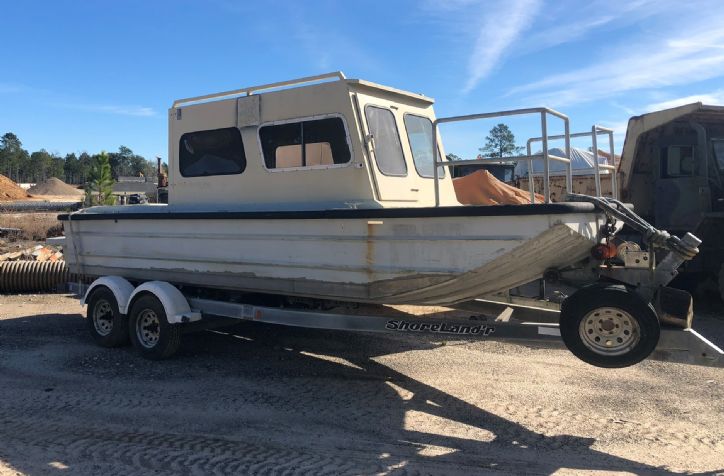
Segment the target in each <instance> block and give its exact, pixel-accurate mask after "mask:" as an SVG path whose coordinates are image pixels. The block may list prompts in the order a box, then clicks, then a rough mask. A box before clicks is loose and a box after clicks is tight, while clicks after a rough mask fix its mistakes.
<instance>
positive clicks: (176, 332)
mask: <svg viewBox="0 0 724 476" xmlns="http://www.w3.org/2000/svg"><path fill="white" fill-rule="evenodd" d="M128 329H129V333H130V336H131V342H132V343H133V346H134V347H135V348H136V349H137V350H138V351H139V352H140V353H141V355H142V356H143V357H145V358H147V359H151V360H161V359H166V358H168V357H171V356H172V355H173V354H175V353H176V351H177V350H178V349H179V347H180V346H181V329H180V328H179V326H177V325H173V324H169V323H168V320H167V319H166V311H165V309H164V308H163V304H161V301H159V300H158V299H157V298H156V296H153V295H152V294H143V295H141V296H140V297H139V298H138V299H136V300H135V302H134V303H133V305H132V306H131V312H130V313H129V318H128Z"/></svg>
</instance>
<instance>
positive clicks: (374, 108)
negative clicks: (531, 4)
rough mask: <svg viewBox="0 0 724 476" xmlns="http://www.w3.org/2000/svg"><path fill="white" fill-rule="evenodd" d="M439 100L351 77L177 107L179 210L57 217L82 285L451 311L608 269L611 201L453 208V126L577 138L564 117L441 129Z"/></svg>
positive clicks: (172, 185) (173, 205) (172, 133)
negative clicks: (527, 126) (554, 126)
mask: <svg viewBox="0 0 724 476" xmlns="http://www.w3.org/2000/svg"><path fill="white" fill-rule="evenodd" d="M433 103H434V101H433V100H432V99H431V98H429V97H426V96H424V95H421V94H416V93H411V92H407V91H402V90H399V89H394V88H390V87H387V86H382V85H379V84H375V83H371V82H368V81H364V80H358V79H348V78H346V77H345V76H344V75H343V74H342V73H341V72H337V73H331V74H328V75H321V76H315V77H307V78H301V79H299V80H292V81H285V82H282V83H274V84H270V85H263V86H255V87H249V88H243V89H238V90H234V91H227V92H223V93H216V94H210V95H204V96H197V97H192V98H187V99H181V100H177V101H175V102H174V103H173V105H172V107H171V108H170V109H169V114H168V127H169V142H168V166H169V177H168V202H169V203H168V204H165V205H157V204H148V205H133V206H95V207H90V208H86V209H83V210H80V211H76V212H73V213H69V214H64V215H61V216H59V219H60V220H61V221H62V222H63V225H64V231H65V236H66V242H65V257H66V260H67V262H68V265H69V267H70V269H71V272H73V273H74V274H76V275H79V276H83V277H85V278H93V277H99V276H108V275H115V276H122V277H124V278H125V279H127V280H130V281H134V282H136V283H140V282H144V281H151V280H163V281H167V282H170V283H173V284H174V285H178V286H196V287H200V288H214V289H224V290H229V291H238V292H246V293H263V294H275V295H285V296H298V297H304V298H315V299H324V300H335V301H347V302H369V303H386V304H417V305H446V304H451V303H459V302H464V301H469V300H471V299H474V298H476V297H479V296H483V295H491V294H494V293H498V292H502V291H505V290H509V289H511V288H514V287H516V286H519V285H522V284H524V283H529V282H531V281H534V280H536V279H539V278H541V277H542V276H544V274H546V273H548V272H550V271H551V270H554V271H561V270H566V269H574V270H575V269H581V268H585V269H589V270H590V269H594V268H596V266H598V265H600V264H601V263H602V262H603V261H602V260H604V259H605V258H610V256H603V257H602V256H596V254H595V253H594V254H593V255H592V249H596V247H599V248H600V247H604V248H605V247H606V246H607V245H608V243H609V241H610V240H611V238H612V237H613V235H615V233H616V232H617V231H618V230H619V229H620V228H621V227H622V225H623V221H621V220H620V219H619V220H616V219H612V213H611V211H610V210H608V211H607V210H605V209H604V208H605V207H604V208H602V207H601V205H600V201H599V202H595V201H581V200H578V201H571V202H558V203H552V202H551V200H550V192H549V190H548V188H547V186H545V187H544V190H542V192H543V195H544V202H545V203H536V201H535V200H533V202H532V203H529V204H522V205H496V206H470V205H462V204H461V203H460V202H459V201H458V200H457V198H456V195H455V190H454V187H453V182H452V174H451V173H450V168H451V167H453V166H455V165H459V164H456V163H454V162H452V161H448V160H446V159H445V152H444V146H443V143H442V140H441V137H440V135H439V131H438V125H439V124H441V123H444V122H446V121H447V122H453V121H458V120H474V119H479V118H488V117H495V116H496V115H498V116H508V115H512V114H537V115H540V116H541V120H542V124H543V125H544V126H543V127H544V129H545V124H546V122H545V121H546V120H548V119H550V118H551V117H552V118H553V119H560V120H562V121H563V122H564V124H565V128H566V130H568V118H567V117H566V116H564V115H562V114H560V113H558V112H556V111H553V110H550V109H547V108H533V109H523V110H516V111H503V112H501V113H483V114H473V115H469V116H459V117H455V118H444V119H439V118H436V116H435V113H434V110H433ZM542 136H543V137H544V138H545V137H547V134H546V131H545V130H543V131H542ZM544 142H545V140H544ZM433 144H435V146H434V147H433ZM548 149H549V147H548V145H547V143H544V144H543V148H542V150H543V152H542V153H540V154H538V155H528V156H525V157H518V158H516V159H519V160H528V161H538V160H540V161H542V162H543V163H544V172H547V171H548V169H549V163H550V162H551V161H561V162H564V163H566V160H568V162H567V163H568V164H569V163H570V160H569V158H566V157H558V156H552V155H551V156H549V153H548ZM569 149H570V146H569V142H568V140H566V150H567V151H568V150H569ZM473 162H474V161H473ZM473 162H469V161H468V162H466V163H473ZM569 169H570V167H569ZM569 173H570V170H569ZM544 175H546V174H544ZM544 178H545V179H546V180H547V179H548V177H547V175H546V176H544ZM530 182H531V183H532V182H533V181H530ZM533 196H534V191H533V190H532V189H531V197H533ZM604 251H605V250H604ZM604 254H605V253H604Z"/></svg>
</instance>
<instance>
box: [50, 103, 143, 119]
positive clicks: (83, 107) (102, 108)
mask: <svg viewBox="0 0 724 476" xmlns="http://www.w3.org/2000/svg"><path fill="white" fill-rule="evenodd" d="M55 106H57V107H62V108H65V109H77V110H79V111H87V112H100V113H105V114H115V115H119V116H136V117H151V116H155V115H156V111H154V110H153V109H152V108H150V107H145V106H121V105H113V104H80V103H56V104H55Z"/></svg>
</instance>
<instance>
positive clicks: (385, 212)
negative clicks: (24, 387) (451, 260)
mask: <svg viewBox="0 0 724 476" xmlns="http://www.w3.org/2000/svg"><path fill="white" fill-rule="evenodd" d="M594 210H595V207H594V206H593V205H592V204H590V203H549V204H536V205H491V206H459V207H426V208H375V209H361V210H355V209H349V210H308V211H244V212H239V211H226V212H225V211H213V212H212V211H153V212H135V213H134V212H130V213H129V212H109V213H77V214H74V215H73V218H72V220H73V221H77V220H330V219H355V218H357V219H375V218H380V219H384V218H438V217H483V216H492V217H496V216H525V215H562V214H567V213H592V212H594ZM68 217H69V214H67V213H65V214H62V215H58V220H61V221H67V220H68V219H69V218H68Z"/></svg>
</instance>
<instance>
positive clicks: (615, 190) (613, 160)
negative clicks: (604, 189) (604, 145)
mask: <svg viewBox="0 0 724 476" xmlns="http://www.w3.org/2000/svg"><path fill="white" fill-rule="evenodd" d="M608 148H609V149H611V165H612V166H613V170H612V171H611V196H612V197H613V198H615V199H616V200H618V182H617V177H616V176H617V175H618V170H616V154H615V152H614V150H615V149H614V147H613V131H609V132H608Z"/></svg>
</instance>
